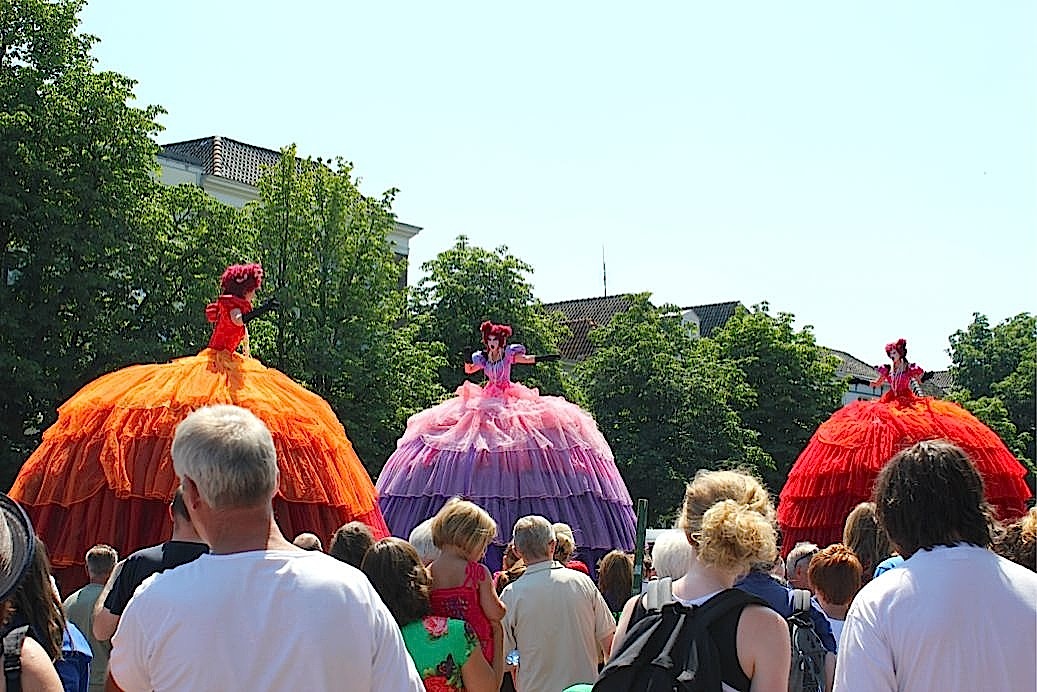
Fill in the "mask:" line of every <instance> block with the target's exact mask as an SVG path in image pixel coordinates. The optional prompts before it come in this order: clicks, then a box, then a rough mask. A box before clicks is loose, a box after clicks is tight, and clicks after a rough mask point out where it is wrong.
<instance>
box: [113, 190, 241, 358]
mask: <svg viewBox="0 0 1037 692" xmlns="http://www.w3.org/2000/svg"><path fill="white" fill-rule="evenodd" d="M136 225H137V226H139V228H140V233H139V239H138V241H137V244H136V247H135V248H134V254H135V255H136V256H137V263H136V269H135V284H136V288H135V289H134V291H133V293H132V298H133V302H134V306H135V307H134V310H133V313H132V318H131V320H130V321H129V322H127V323H126V324H125V325H124V326H123V328H122V329H121V332H122V333H123V334H124V335H125V337H126V338H127V340H128V341H129V343H130V344H131V345H132V346H133V347H135V348H136V351H137V353H135V354H131V357H130V359H129V360H130V361H131V362H132V361H137V360H162V359H165V358H171V357H176V356H181V355H184V354H187V353H196V352H198V351H200V350H202V349H203V348H204V347H205V345H206V344H207V343H208V340H209V336H210V334H211V332H212V325H210V324H209V323H208V322H207V321H206V319H205V316H204V314H205V313H204V307H205V306H206V304H208V303H209V302H211V301H212V300H214V299H215V298H216V296H217V295H219V291H220V284H219V276H220V272H221V271H222V270H223V268H224V267H226V266H227V265H230V264H234V263H239V262H244V261H248V260H254V259H256V257H257V255H256V247H255V235H254V233H253V232H252V229H251V226H250V225H249V224H248V223H247V219H246V217H245V214H243V213H242V212H241V211H240V210H238V209H236V208H234V207H231V206H229V205H226V204H223V203H222V202H220V201H218V200H216V199H215V198H213V197H211V196H210V195H208V194H206V192H205V191H204V190H202V189H201V188H199V187H196V186H194V185H174V186H165V185H158V186H156V188H155V189H154V190H153V192H152V194H151V196H150V197H149V198H148V199H146V200H144V202H143V204H142V210H141V214H140V216H139V218H138V220H137V221H136Z"/></svg>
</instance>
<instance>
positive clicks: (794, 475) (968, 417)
mask: <svg viewBox="0 0 1037 692" xmlns="http://www.w3.org/2000/svg"><path fill="white" fill-rule="evenodd" d="M938 438H942V439H946V440H949V441H950V442H953V443H954V444H956V445H958V446H959V447H961V448H962V449H963V450H964V451H965V453H966V454H968V456H969V458H970V459H972V461H973V462H974V463H975V464H976V467H977V468H978V469H979V472H980V474H981V475H982V476H983V484H984V488H985V492H986V497H987V501H988V502H990V504H991V505H993V506H994V508H995V509H996V510H997V513H998V516H999V518H1001V519H1013V518H1015V517H1018V516H1021V515H1022V514H1024V513H1025V512H1026V501H1027V500H1028V499H1029V498H1030V489H1029V488H1028V487H1027V485H1026V483H1025V482H1024V480H1023V477H1024V476H1025V475H1026V469H1025V468H1024V467H1023V465H1022V464H1020V463H1019V461H1018V460H1017V459H1016V458H1015V456H1013V454H1012V453H1011V452H1010V451H1008V448H1007V447H1005V444H1004V442H1002V441H1001V438H999V437H998V436H997V434H996V433H994V431H992V430H991V429H990V428H988V427H987V426H986V425H984V424H983V423H982V422H980V421H979V419H977V418H976V417H975V416H973V415H972V414H971V413H969V412H968V411H966V410H965V409H963V408H962V407H960V406H958V405H957V404H954V403H952V402H950V401H944V400H942V399H933V398H930V397H917V396H915V395H913V394H910V393H906V394H901V395H900V396H895V395H893V393H892V392H887V393H886V394H885V395H883V397H882V398H881V399H879V400H871V401H854V402H852V403H850V404H848V405H846V406H844V407H843V408H841V409H839V410H838V411H836V412H835V413H834V414H832V417H831V418H829V419H828V420H827V421H825V422H824V423H822V424H821V426H820V427H819V428H818V429H817V432H815V433H814V436H813V437H811V438H810V442H809V443H807V446H806V448H805V449H804V450H803V452H802V453H801V454H800V455H799V458H798V459H796V463H795V464H794V465H793V467H792V470H791V471H790V472H789V477H788V480H786V481H785V487H784V488H783V489H782V491H781V500H780V502H779V504H778V524H779V526H780V527H781V531H782V547H783V549H784V551H785V552H786V553H787V552H788V551H789V550H791V549H792V547H793V546H795V545H796V543H798V542H800V541H812V542H814V543H817V544H818V545H820V546H826V545H829V544H831V543H837V542H839V541H841V540H842V534H843V523H844V522H845V520H846V517H847V515H849V513H850V511H851V510H852V509H853V508H854V507H856V506H857V504H858V503H860V502H866V501H868V500H870V499H871V491H872V487H873V486H874V484H875V479H876V477H877V476H878V474H879V471H880V470H881V469H882V467H883V466H885V465H886V462H888V461H889V460H890V459H891V458H893V456H894V455H895V454H896V453H897V452H899V451H901V450H902V449H906V448H907V447H910V446H911V445H913V444H915V443H916V442H921V441H922V440H933V439H938Z"/></svg>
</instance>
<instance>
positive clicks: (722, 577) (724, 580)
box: [673, 559, 739, 601]
mask: <svg viewBox="0 0 1037 692" xmlns="http://www.w3.org/2000/svg"><path fill="white" fill-rule="evenodd" d="M738 576H739V575H738V573H737V572H728V571H725V570H720V569H717V568H715V567H709V566H707V565H704V564H702V563H701V562H699V561H698V560H697V559H696V560H695V561H694V562H693V563H692V566H691V569H690V570H688V573H687V574H686V575H684V576H683V577H681V578H680V579H678V580H676V581H675V582H674V583H673V593H674V595H675V596H677V597H679V598H683V599H684V600H686V601H690V600H692V599H695V598H699V597H701V596H707V595H709V594H712V593H716V592H717V591H723V590H724V589H730V588H731V587H732V586H734V584H735V580H736V579H737V578H738Z"/></svg>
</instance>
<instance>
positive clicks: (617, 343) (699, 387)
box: [575, 294, 769, 526]
mask: <svg viewBox="0 0 1037 692" xmlns="http://www.w3.org/2000/svg"><path fill="white" fill-rule="evenodd" d="M677 315H679V311H677V310H676V309H675V308H674V307H673V306H664V307H662V308H656V307H654V306H652V305H651V303H650V302H649V300H648V295H647V294H644V295H640V296H637V297H636V298H635V299H634V302H633V304H632V305H631V307H630V308H629V309H628V310H627V311H626V312H624V313H621V314H618V315H616V316H615V317H613V318H612V320H611V322H609V324H608V325H606V326H605V327H602V328H600V329H596V330H594V331H592V332H591V334H590V338H591V340H592V341H593V342H594V343H595V345H596V346H597V347H598V349H597V351H596V352H595V353H594V354H593V355H592V356H590V357H589V358H587V360H585V361H583V362H582V363H580V364H578V365H577V367H576V372H575V377H576V380H577V382H578V383H579V384H580V386H581V387H582V389H583V392H584V394H585V396H586V399H587V402H588V405H589V407H590V410H591V412H592V413H593V414H594V417H595V419H596V420H597V422H598V425H599V427H600V428H601V430H602V433H603V434H604V435H605V437H606V439H607V440H608V441H609V444H610V445H611V447H612V451H613V454H614V455H615V457H616V463H617V466H618V467H619V469H620V472H621V473H622V475H623V478H624V480H625V481H626V483H627V487H628V489H629V490H630V493H631V495H632V496H633V497H634V498H638V497H647V498H649V499H650V506H649V514H650V520H651V522H652V524H653V525H656V526H658V525H661V524H662V523H669V522H668V521H667V519H669V518H670V517H672V515H673V514H674V513H675V512H676V510H677V509H678V507H679V505H680V502H681V500H682V498H683V497H684V485H685V483H687V481H689V480H690V479H691V478H692V477H693V476H694V475H695V472H696V471H698V470H699V469H715V468H721V467H728V466H747V467H750V468H754V469H757V473H759V469H760V468H761V467H765V466H767V465H768V463H769V459H768V457H767V455H766V453H765V452H763V450H761V449H760V448H759V446H758V445H757V443H756V433H755V432H753V431H752V430H749V429H748V428H747V427H745V426H744V425H743V423H742V421H741V420H740V418H739V416H738V413H737V411H736V410H735V408H734V404H736V403H746V402H748V401H751V400H752V397H753V393H752V391H751V390H750V389H749V388H748V387H747V386H746V384H745V381H744V379H743V378H742V375H741V372H740V371H739V370H738V369H737V368H736V367H734V366H733V364H732V363H730V362H726V361H721V360H718V359H717V358H716V355H717V353H716V349H715V346H714V345H713V344H712V343H710V342H709V341H708V340H695V339H694V338H693V335H692V333H691V331H690V330H689V328H688V326H687V325H685V324H684V323H683V322H682V321H681V319H680V317H679V316H677Z"/></svg>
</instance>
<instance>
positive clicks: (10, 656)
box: [3, 625, 29, 692]
mask: <svg viewBox="0 0 1037 692" xmlns="http://www.w3.org/2000/svg"><path fill="white" fill-rule="evenodd" d="M28 632H29V626H28V625H22V626H21V627H16V628H15V629H13V630H11V631H10V632H8V633H7V634H5V635H4V638H3V643H4V644H3V645H4V680H5V681H6V683H7V692H21V689H22V643H23V642H25V635H26V634H27V633H28Z"/></svg>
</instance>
